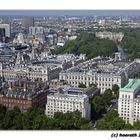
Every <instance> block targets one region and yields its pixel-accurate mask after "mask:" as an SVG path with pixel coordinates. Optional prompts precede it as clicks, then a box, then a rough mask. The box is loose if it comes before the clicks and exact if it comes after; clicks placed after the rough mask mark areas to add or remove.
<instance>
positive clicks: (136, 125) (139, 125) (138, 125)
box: [133, 121, 140, 130]
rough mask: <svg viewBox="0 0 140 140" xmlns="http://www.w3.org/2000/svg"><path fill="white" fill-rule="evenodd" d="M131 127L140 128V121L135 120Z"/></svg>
mask: <svg viewBox="0 0 140 140" xmlns="http://www.w3.org/2000/svg"><path fill="white" fill-rule="evenodd" d="M133 127H134V130H140V121H137V122H135V123H134V125H133Z"/></svg>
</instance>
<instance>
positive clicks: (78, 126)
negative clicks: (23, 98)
mask: <svg viewBox="0 0 140 140" xmlns="http://www.w3.org/2000/svg"><path fill="white" fill-rule="evenodd" d="M0 129H1V130H89V129H93V127H92V126H91V124H89V123H88V121H87V120H86V119H85V118H82V117H81V113H80V112H79V111H74V112H67V113H62V112H56V113H55V115H54V117H53V118H49V117H47V116H46V115H45V113H44V110H42V109H39V108H29V109H28V110H27V111H26V112H21V111H20V109H19V108H18V107H14V108H13V109H11V110H7V108H6V107H4V106H1V105H0Z"/></svg>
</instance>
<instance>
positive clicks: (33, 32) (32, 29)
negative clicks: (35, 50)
mask: <svg viewBox="0 0 140 140" xmlns="http://www.w3.org/2000/svg"><path fill="white" fill-rule="evenodd" d="M43 33H44V28H43V27H29V34H30V35H36V34H43Z"/></svg>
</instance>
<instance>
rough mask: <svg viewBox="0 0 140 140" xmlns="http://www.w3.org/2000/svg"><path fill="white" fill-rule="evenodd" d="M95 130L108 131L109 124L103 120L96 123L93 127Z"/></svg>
mask: <svg viewBox="0 0 140 140" xmlns="http://www.w3.org/2000/svg"><path fill="white" fill-rule="evenodd" d="M95 127H96V128H97V130H109V123H108V122H107V121H106V120H105V119H101V120H99V121H97V124H96V126H95Z"/></svg>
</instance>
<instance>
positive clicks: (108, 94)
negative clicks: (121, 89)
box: [102, 89, 112, 104]
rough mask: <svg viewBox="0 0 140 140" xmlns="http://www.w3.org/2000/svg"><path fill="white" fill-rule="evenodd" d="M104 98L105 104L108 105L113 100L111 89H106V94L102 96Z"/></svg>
mask: <svg viewBox="0 0 140 140" xmlns="http://www.w3.org/2000/svg"><path fill="white" fill-rule="evenodd" d="M102 97H103V100H104V101H105V103H106V104H108V103H109V102H110V101H111V99H112V91H111V89H106V90H105V92H104V94H103V95H102Z"/></svg>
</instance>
